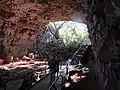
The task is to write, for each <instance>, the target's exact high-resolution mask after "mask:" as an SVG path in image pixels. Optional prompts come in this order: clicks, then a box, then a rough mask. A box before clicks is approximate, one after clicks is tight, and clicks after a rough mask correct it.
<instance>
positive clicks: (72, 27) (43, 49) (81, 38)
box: [36, 21, 91, 60]
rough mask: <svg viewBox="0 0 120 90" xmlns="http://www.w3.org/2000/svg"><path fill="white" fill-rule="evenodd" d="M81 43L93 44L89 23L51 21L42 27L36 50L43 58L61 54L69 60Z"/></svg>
mask: <svg viewBox="0 0 120 90" xmlns="http://www.w3.org/2000/svg"><path fill="white" fill-rule="evenodd" d="M80 45H91V42H90V39H89V33H88V29H87V25H86V24H84V23H81V22H75V21H56V22H49V24H48V25H46V28H44V29H42V30H41V31H40V32H39V34H38V36H37V41H36V51H37V52H39V54H40V57H41V58H47V57H49V55H50V56H51V54H53V53H54V54H55V53H56V54H59V55H60V57H62V58H63V59H64V60H68V59H69V58H70V56H71V55H72V54H74V53H75V51H76V50H77V49H78V48H79V47H80Z"/></svg>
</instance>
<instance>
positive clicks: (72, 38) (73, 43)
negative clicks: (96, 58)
mask: <svg viewBox="0 0 120 90" xmlns="http://www.w3.org/2000/svg"><path fill="white" fill-rule="evenodd" d="M63 23H64V22H63V21H61V22H60V21H59V22H54V23H52V22H51V23H50V24H49V26H52V27H53V28H54V29H56V28H58V27H60V26H61V24H63ZM58 31H59V40H62V41H63V43H64V45H65V46H66V47H77V46H78V45H79V44H90V40H89V33H88V31H87V28H86V27H85V24H79V23H76V22H72V21H68V22H67V21H66V22H65V23H64V24H63V25H62V26H61V28H59V30H58Z"/></svg>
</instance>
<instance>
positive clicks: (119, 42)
mask: <svg viewBox="0 0 120 90" xmlns="http://www.w3.org/2000/svg"><path fill="white" fill-rule="evenodd" d="M82 1H83V2H82V5H81V6H82V7H83V13H84V16H85V17H86V21H87V22H86V23H87V25H88V29H89V33H90V39H91V42H92V45H93V49H94V54H95V59H96V76H97V79H98V81H99V83H100V85H101V88H102V89H103V90H120V37H119V35H120V22H119V20H120V1H119V0H82ZM102 89H101V90H102Z"/></svg>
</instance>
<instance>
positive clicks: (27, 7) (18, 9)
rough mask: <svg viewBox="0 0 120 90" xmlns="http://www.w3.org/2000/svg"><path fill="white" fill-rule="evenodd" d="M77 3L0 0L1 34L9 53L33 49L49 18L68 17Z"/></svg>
mask: <svg viewBox="0 0 120 90" xmlns="http://www.w3.org/2000/svg"><path fill="white" fill-rule="evenodd" d="M77 6H79V5H78V3H76V1H73V0H1V1H0V33H2V32H3V33H2V37H4V45H5V47H6V50H7V52H8V55H13V56H22V55H23V54H26V53H27V52H29V51H31V50H32V49H33V47H34V44H35V40H36V35H37V33H38V32H39V30H40V29H41V28H43V27H45V25H47V24H48V23H49V22H50V21H60V20H69V19H70V16H71V15H72V13H73V11H74V10H75V9H76V8H77Z"/></svg>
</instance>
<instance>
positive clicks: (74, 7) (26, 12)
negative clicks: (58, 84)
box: [0, 0, 120, 90]
mask: <svg viewBox="0 0 120 90" xmlns="http://www.w3.org/2000/svg"><path fill="white" fill-rule="evenodd" d="M31 2H32V3H34V4H32V3H31ZM46 2H47V3H46ZM36 3H37V4H36ZM38 3H39V4H38ZM119 3H120V1H119V0H70V1H69V0H66V1H64V0H56V1H55V0H45V2H43V0H39V1H38V0H32V1H31V0H27V1H24V0H21V1H19V0H18V1H17V0H16V1H15V2H14V3H13V2H12V1H8V2H7V0H1V1H0V5H1V6H0V13H4V12H3V11H5V12H6V13H5V14H9V13H11V11H12V15H11V14H10V15H2V14H1V15H0V31H2V32H3V31H4V44H5V45H4V46H5V47H6V51H7V52H8V54H9V55H11V54H12V55H14V56H18V55H19V56H22V55H24V54H26V53H28V51H30V50H33V49H34V44H35V43H36V36H37V34H38V33H39V31H40V30H41V29H43V28H45V25H47V24H48V23H49V22H50V21H58V20H59V21H60V20H68V21H69V20H73V19H74V20H76V21H77V22H81V21H79V19H77V18H76V17H78V18H82V19H83V20H82V21H83V22H84V23H85V24H86V25H87V27H88V32H89V38H90V40H91V45H92V49H93V52H94V58H95V77H96V80H97V81H98V82H99V86H100V88H101V89H100V90H119V89H120V75H119V74H120V71H119V69H120V63H119V58H120V53H119V50H120V48H119V47H120V37H119V33H120V31H119V28H120V27H119V19H120V5H119ZM38 8H39V10H38ZM13 12H14V13H13ZM74 12H80V13H82V16H81V15H79V14H77V16H76V14H75V16H74ZM24 30H25V32H24ZM0 37H1V36H0ZM31 47H32V49H31ZM0 53H3V52H0ZM20 54H21V55H20Z"/></svg>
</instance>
